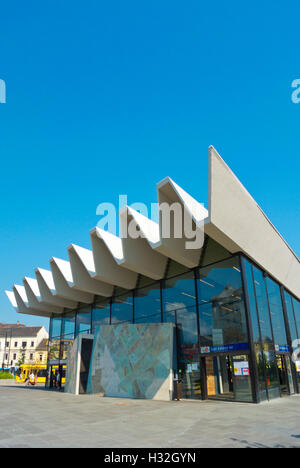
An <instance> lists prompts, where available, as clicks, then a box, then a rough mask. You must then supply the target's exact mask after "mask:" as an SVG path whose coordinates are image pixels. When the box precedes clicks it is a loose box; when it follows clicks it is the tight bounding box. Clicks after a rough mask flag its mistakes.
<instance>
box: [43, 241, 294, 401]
mask: <svg viewBox="0 0 300 468" xmlns="http://www.w3.org/2000/svg"><path fill="white" fill-rule="evenodd" d="M161 322H171V323H173V324H174V325H175V330H176V358H177V359H176V365H175V366H174V369H173V372H174V374H175V376H177V377H178V378H179V379H180V380H181V381H182V393H183V397H184V398H193V399H195V398H202V399H204V398H225V399H231V400H236V401H249V402H252V401H257V402H258V401H263V400H266V399H271V398H275V397H278V396H280V395H281V394H282V392H283V391H287V392H288V393H293V392H294V391H295V389H296V391H297V386H296V385H295V381H297V377H298V382H300V362H299V372H297V369H298V367H297V364H294V363H293V362H292V361H291V355H290V354H291V342H290V341H291V340H292V341H294V340H296V339H298V338H299V335H298V330H299V329H300V302H299V301H297V300H296V299H295V298H294V297H292V296H291V295H290V294H289V293H288V292H287V291H284V289H283V288H282V287H281V286H280V285H279V284H277V283H276V282H275V281H273V279H272V278H269V277H268V276H267V275H266V274H265V273H264V272H262V271H261V270H260V269H259V268H258V267H256V266H255V265H254V264H253V263H251V262H250V261H249V260H247V259H246V258H244V257H242V256H240V255H238V254H237V255H231V254H230V253H229V252H228V251H227V250H225V249H224V248H223V247H221V246H220V245H219V244H217V243H216V242H215V241H213V240H212V239H207V241H206V246H205V248H204V249H203V255H202V256H201V262H200V266H199V267H197V268H194V269H188V268H186V267H184V266H182V265H180V264H178V263H176V262H174V261H172V260H169V262H168V266H167V269H166V274H165V278H164V279H162V280H160V281H153V280H151V279H149V278H146V277H144V276H140V277H139V279H138V282H137V287H136V289H134V290H131V291H126V290H122V289H121V288H115V290H114V295H113V297H111V298H101V297H99V296H95V302H94V303H93V304H92V305H85V306H80V307H78V309H77V310H74V311H69V312H68V313H65V314H63V315H62V316H61V317H53V318H52V319H51V324H50V340H49V361H50V364H51V361H52V362H53V363H54V362H57V361H59V362H61V363H63V364H65V362H66V358H67V351H68V347H69V346H70V345H71V344H72V343H73V340H74V338H75V337H76V336H77V335H78V334H79V333H95V331H96V329H97V327H101V326H102V325H115V324H120V323H136V324H139V323H161ZM286 324H287V325H288V330H287V329H286ZM285 389H286V390H285Z"/></svg>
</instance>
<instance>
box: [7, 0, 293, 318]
mask: <svg viewBox="0 0 300 468" xmlns="http://www.w3.org/2000/svg"><path fill="white" fill-rule="evenodd" d="M299 13H300V6H299V2H296V1H295V2H288V3H287V2H284V3H283V2H274V1H272V2H271V1H265V2H257V1H252V2H241V1H231V2H224V1H215V2H210V3H209V2H200V1H199V0H190V1H189V2H185V3H183V2H182V1H180V2H179V1H177V0H172V1H169V0H164V1H161V0H160V1H157V0H152V1H151V2H141V1H140V0H139V1H131V0H129V1H127V2H124V1H123V0H122V1H121V0H119V1H115V0H113V1H110V2H104V1H102V0H87V1H85V2H82V1H77V0H72V1H64V2H61V1H60V2H58V1H51V2H49V1H44V2H41V1H40V0H38V1H37V0H31V1H30V2H18V4H17V5H16V3H15V2H8V1H2V2H1V17H0V79H3V80H5V82H6V85H7V103H6V104H0V155H1V172H0V177H1V184H0V200H1V201H0V203H1V221H0V241H1V242H0V252H1V256H0V258H1V267H0V290H1V291H2V292H1V293H0V321H2V320H4V321H9V322H14V321H16V320H17V319H19V320H21V321H22V322H23V323H25V324H28V325H31V324H39V323H46V324H47V323H48V321H45V320H44V319H40V318H34V317H31V316H28V317H27V316H23V315H19V314H16V313H15V312H14V309H13V308H12V307H11V306H10V303H9V302H8V300H7V298H6V296H5V294H4V290H5V289H10V288H11V286H12V285H13V284H14V283H19V284H22V278H23V277H24V276H25V275H27V276H32V275H33V271H34V268H35V267H37V266H40V267H43V268H49V264H48V260H49V258H50V257H51V256H57V257H61V258H67V253H66V246H67V245H68V244H70V243H71V242H74V243H77V244H80V245H82V246H85V247H90V242H89V230H90V229H91V228H92V227H93V226H94V225H95V224H96V223H97V221H98V217H97V216H96V207H97V205H98V203H100V202H102V201H106V202H112V203H116V202H117V200H118V194H120V193H121V194H128V200H129V203H133V202H135V201H144V202H146V203H150V202H154V201H156V188H155V184H156V183H157V182H159V181H160V180H161V179H162V178H164V177H166V176H167V175H169V176H170V177H172V178H173V179H174V180H175V181H176V182H177V183H178V184H179V185H181V186H182V187H183V188H185V189H186V190H187V191H188V192H189V193H191V194H192V195H193V196H194V197H195V198H197V199H198V200H199V201H201V202H204V203H207V169H208V168H207V166H208V165H207V149H208V146H209V145H210V144H213V145H214V146H215V147H216V148H217V150H218V151H219V152H220V154H221V156H222V157H223V158H224V159H225V160H226V162H227V163H228V164H229V165H230V166H231V168H232V169H233V170H234V171H235V172H236V174H237V176H238V177H239V178H240V180H241V181H242V182H243V183H244V185H245V186H246V188H247V189H248V190H249V191H250V193H251V194H252V195H253V196H254V198H255V199H256V200H257V202H258V203H259V204H260V205H261V206H262V207H263V209H264V210H265V212H266V213H267V215H268V216H269V217H270V219H271V221H272V222H273V223H274V224H275V226H276V227H277V228H278V230H279V231H280V232H281V234H282V235H283V236H284V237H285V238H286V240H287V241H288V243H289V244H290V245H291V247H292V248H293V249H294V250H295V252H296V253H297V255H298V256H299V255H300V241H299V232H300V206H299V172H300V138H299V129H300V104H298V105H296V104H293V103H292V101H291V93H292V88H291V83H292V81H293V80H294V79H297V78H300V65H299V64H300V62H299V51H298V43H299Z"/></svg>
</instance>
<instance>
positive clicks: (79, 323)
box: [76, 306, 91, 336]
mask: <svg viewBox="0 0 300 468" xmlns="http://www.w3.org/2000/svg"><path fill="white" fill-rule="evenodd" d="M90 331H91V306H86V307H82V308H80V309H78V312H77V315H76V336H77V335H78V334H79V333H90Z"/></svg>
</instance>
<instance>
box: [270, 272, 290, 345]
mask: <svg viewBox="0 0 300 468" xmlns="http://www.w3.org/2000/svg"><path fill="white" fill-rule="evenodd" d="M266 284H267V291H268V298H269V305H270V313H271V320H272V326H273V333H274V340H275V344H277V345H283V346H284V345H287V336H286V331H285V323H284V316H283V308H282V301H281V294H280V288H279V285H278V284H277V283H275V282H274V281H273V280H271V278H267V279H266Z"/></svg>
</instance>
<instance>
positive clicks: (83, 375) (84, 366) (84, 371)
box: [79, 338, 93, 394]
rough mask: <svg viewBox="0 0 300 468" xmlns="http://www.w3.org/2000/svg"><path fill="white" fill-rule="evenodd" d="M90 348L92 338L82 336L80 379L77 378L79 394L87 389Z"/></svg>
mask: <svg viewBox="0 0 300 468" xmlns="http://www.w3.org/2000/svg"><path fill="white" fill-rule="evenodd" d="M92 349H93V340H90V339H86V338H82V342H81V362H80V379H79V393H80V394H82V393H86V390H87V383H88V377H89V370H90V360H91V355H92Z"/></svg>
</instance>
